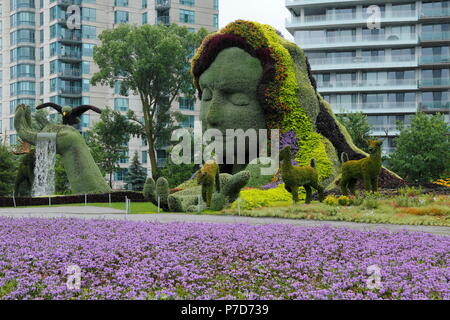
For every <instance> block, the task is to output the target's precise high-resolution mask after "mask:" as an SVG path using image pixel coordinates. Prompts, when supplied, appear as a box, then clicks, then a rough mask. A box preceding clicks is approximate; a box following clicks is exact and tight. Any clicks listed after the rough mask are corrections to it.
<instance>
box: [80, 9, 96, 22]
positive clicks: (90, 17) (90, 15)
mask: <svg viewBox="0 0 450 320" xmlns="http://www.w3.org/2000/svg"><path fill="white" fill-rule="evenodd" d="M95 18H96V10H95V8H86V7H83V8H81V20H84V21H95Z"/></svg>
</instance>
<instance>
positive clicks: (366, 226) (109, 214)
mask: <svg viewBox="0 0 450 320" xmlns="http://www.w3.org/2000/svg"><path fill="white" fill-rule="evenodd" d="M0 217H14V218H32V217H34V218H36V217H38V218H61V217H64V218H84V219H127V220H132V221H155V222H163V223H169V222H176V221H178V222H179V221H181V222H206V223H249V224H292V225H296V226H302V227H315V226H323V225H328V226H332V227H346V228H353V229H358V230H370V229H377V228H384V229H388V230H392V231H399V230H404V229H407V230H411V231H420V232H429V233H433V234H438V235H446V236H450V227H438V226H411V225H396V224H373V223H356V222H344V221H314V220H300V219H280V218H253V217H239V216H216V215H196V214H173V213H162V214H131V215H125V212H124V211H123V210H118V209H112V208H105V207H90V206H79V207H34V208H16V209H14V208H0Z"/></svg>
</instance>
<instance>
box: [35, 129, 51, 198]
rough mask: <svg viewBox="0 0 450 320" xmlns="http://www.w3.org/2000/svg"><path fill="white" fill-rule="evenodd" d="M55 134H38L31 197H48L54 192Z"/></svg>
mask: <svg viewBox="0 0 450 320" xmlns="http://www.w3.org/2000/svg"><path fill="white" fill-rule="evenodd" d="M55 160H56V133H38V134H37V141H36V164H35V167H34V181H33V196H34V197H42V196H49V195H52V194H53V193H54V192H55Z"/></svg>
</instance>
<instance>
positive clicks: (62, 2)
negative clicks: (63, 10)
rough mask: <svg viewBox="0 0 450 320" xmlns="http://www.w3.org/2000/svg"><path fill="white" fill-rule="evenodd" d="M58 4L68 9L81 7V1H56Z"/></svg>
mask: <svg viewBox="0 0 450 320" xmlns="http://www.w3.org/2000/svg"><path fill="white" fill-rule="evenodd" d="M56 4H57V5H59V6H63V7H68V6H71V5H74V4H75V5H79V6H80V5H81V0H56Z"/></svg>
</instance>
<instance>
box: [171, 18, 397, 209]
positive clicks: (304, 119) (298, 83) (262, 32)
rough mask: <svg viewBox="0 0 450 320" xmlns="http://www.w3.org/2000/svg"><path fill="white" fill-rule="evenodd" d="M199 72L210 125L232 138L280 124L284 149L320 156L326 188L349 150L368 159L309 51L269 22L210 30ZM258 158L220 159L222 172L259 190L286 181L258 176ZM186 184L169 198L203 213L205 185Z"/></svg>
mask: <svg viewBox="0 0 450 320" xmlns="http://www.w3.org/2000/svg"><path fill="white" fill-rule="evenodd" d="M191 72H192V75H193V78H194V85H195V87H196V88H197V91H198V95H199V98H200V100H201V108H200V120H201V122H202V129H203V130H207V129H218V130H220V131H221V132H222V133H223V134H224V135H225V133H226V130H227V129H235V130H236V129H242V130H244V131H246V130H248V129H279V130H280V132H281V141H282V143H283V144H284V145H283V146H285V145H290V146H291V149H292V152H293V160H294V161H295V162H296V163H298V164H299V165H303V166H307V165H309V162H310V159H311V158H314V159H315V160H316V164H317V172H318V175H319V180H321V183H322V185H324V186H327V185H330V184H331V182H332V181H334V180H335V179H336V177H337V175H338V173H339V169H340V162H339V159H340V155H341V154H342V153H343V152H345V153H346V154H348V155H349V157H350V159H361V158H364V157H365V156H367V154H365V153H364V152H363V151H362V150H359V149H358V148H357V147H356V146H355V145H354V144H353V142H352V140H351V138H350V136H349V134H348V133H347V131H346V129H345V128H344V127H343V126H342V125H341V124H340V123H339V122H338V121H337V120H336V118H335V116H334V114H333V112H332V110H331V107H330V106H329V104H328V103H327V102H326V101H325V100H323V98H322V97H321V96H320V94H319V93H318V92H317V90H316V84H315V80H314V78H313V77H312V75H311V70H310V66H309V63H308V59H307V57H306V56H305V54H304V53H303V51H302V50H301V49H300V48H299V47H298V46H297V45H296V44H294V43H292V42H289V41H287V40H285V39H284V38H282V37H280V36H279V35H278V34H277V32H276V31H275V30H274V29H273V28H272V27H270V26H268V25H262V24H259V23H256V22H250V21H243V20H237V21H235V22H232V23H230V24H228V25H227V26H226V27H225V28H223V29H222V30H220V31H219V32H217V33H214V34H211V35H209V36H208V37H207V38H205V40H204V41H203V43H202V45H201V47H200V48H199V49H198V51H197V53H196V54H195V56H194V58H193V60H192V67H191ZM247 147H248V146H247ZM266 149H267V150H270V148H269V146H267V148H266ZM246 151H248V150H246ZM259 156H260V155H257V157H259ZM257 160H258V159H250V158H249V157H247V158H246V163H245V164H239V163H237V162H235V163H232V164H229V163H227V164H220V172H222V173H221V174H220V177H221V179H222V177H226V179H228V178H230V177H231V176H230V175H226V173H228V174H235V175H236V174H239V173H240V172H247V173H246V174H245V175H243V176H239V175H238V176H237V177H240V178H242V179H243V180H242V181H245V180H246V179H247V175H248V179H249V180H247V182H248V181H250V184H251V186H252V187H261V186H262V185H263V184H266V185H265V186H264V187H265V188H266V187H267V186H268V187H269V188H275V187H277V185H278V184H280V183H281V179H279V180H278V181H275V182H274V183H269V182H270V181H271V179H272V177H258V176H256V175H257V174H258V172H260V170H258V165H259V164H257V163H258V161H257ZM249 164H250V165H249ZM250 166H251V167H250ZM247 169H248V170H247ZM250 172H251V174H252V176H251V177H250ZM234 177H235V176H233V178H234ZM391 177H392V178H393V179H398V177H397V176H395V175H393V174H391ZM230 179H231V178H230ZM234 179H237V178H234ZM234 179H233V180H234ZM237 180H239V179H237ZM230 186H234V187H237V186H242V187H243V186H245V184H242V183H240V184H238V183H235V184H230ZM179 187H180V188H185V189H184V190H183V191H179V192H176V193H174V194H172V195H170V196H169V199H168V202H169V209H170V210H174V211H184V210H186V208H190V209H192V210H198V209H195V207H194V206H195V205H197V206H198V200H197V199H195V196H193V195H198V194H200V188H199V187H197V188H196V187H195V186H191V185H190V183H184V184H182V185H181V186H179ZM221 187H222V191H221V192H222V193H223V194H225V195H227V193H228V192H230V191H231V189H228V188H229V187H227V186H226V185H224V184H222V181H221ZM234 187H233V188H234ZM242 187H241V188H242ZM239 191H240V189H239V190H238V189H237V188H236V189H235V190H234V191H233V192H232V193H233V194H235V195H236V197H235V196H233V197H229V196H228V197H226V205H228V204H229V203H231V202H230V201H231V200H232V198H235V199H236V198H237V196H238V195H239ZM233 201H234V200H233Z"/></svg>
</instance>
